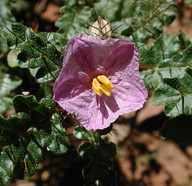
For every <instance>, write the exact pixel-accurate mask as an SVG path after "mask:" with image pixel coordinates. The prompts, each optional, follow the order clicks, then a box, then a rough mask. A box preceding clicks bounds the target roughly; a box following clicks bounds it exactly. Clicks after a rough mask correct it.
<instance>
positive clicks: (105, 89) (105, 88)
mask: <svg viewBox="0 0 192 186" xmlns="http://www.w3.org/2000/svg"><path fill="white" fill-rule="evenodd" d="M101 90H102V92H103V93H104V94H105V95H106V96H111V94H112V93H111V90H110V89H108V87H106V86H105V85H104V84H102V85H101Z"/></svg>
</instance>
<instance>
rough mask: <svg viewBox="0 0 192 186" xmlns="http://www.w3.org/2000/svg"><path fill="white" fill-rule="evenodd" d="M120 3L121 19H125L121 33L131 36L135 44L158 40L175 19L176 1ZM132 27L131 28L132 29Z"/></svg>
mask: <svg viewBox="0 0 192 186" xmlns="http://www.w3.org/2000/svg"><path fill="white" fill-rule="evenodd" d="M117 2H119V5H121V4H122V5H121V6H119V7H121V8H120V9H119V10H117V13H118V11H119V13H118V15H120V17H119V18H120V19H122V18H124V25H123V27H125V26H127V28H126V29H125V30H123V32H122V33H121V34H122V35H125V36H131V37H130V38H129V39H130V40H132V41H134V42H145V41H147V40H148V39H149V38H154V39H156V38H157V37H158V36H159V35H160V34H161V33H162V32H163V28H162V27H163V26H165V25H169V24H171V23H172V22H173V20H174V19H175V12H176V1H174V0H164V1H162V0H155V1H154V0H138V1H132V0H126V1H117ZM130 25H131V27H130Z"/></svg>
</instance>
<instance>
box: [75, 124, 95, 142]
mask: <svg viewBox="0 0 192 186" xmlns="http://www.w3.org/2000/svg"><path fill="white" fill-rule="evenodd" d="M93 133H94V132H92V131H88V130H86V129H85V128H84V127H83V126H82V125H79V126H77V127H75V128H74V129H73V135H74V136H75V137H76V138H77V139H90V140H91V139H93V138H94V136H93V135H94V134H93Z"/></svg>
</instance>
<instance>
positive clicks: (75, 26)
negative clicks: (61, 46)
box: [55, 5, 93, 40]
mask: <svg viewBox="0 0 192 186" xmlns="http://www.w3.org/2000/svg"><path fill="white" fill-rule="evenodd" d="M60 11H61V14H62V15H63V16H62V17H61V18H60V19H58V20H57V22H56V23H55V25H56V26H57V27H59V30H58V33H61V34H62V37H60V38H62V39H64V40H66V39H71V38H72V37H74V36H75V35H77V34H79V33H85V32H88V31H87V30H86V29H85V28H84V27H83V25H85V26H86V24H90V23H92V21H93V17H92V11H91V9H90V7H88V6H78V5H76V6H70V5H65V6H63V7H61V10H60ZM57 36H59V34H58V35H57ZM60 36H61V35H60Z"/></svg>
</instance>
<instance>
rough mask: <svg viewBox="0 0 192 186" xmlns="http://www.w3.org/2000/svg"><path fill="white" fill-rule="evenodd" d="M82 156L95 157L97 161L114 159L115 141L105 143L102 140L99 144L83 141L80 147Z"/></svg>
mask: <svg viewBox="0 0 192 186" xmlns="http://www.w3.org/2000/svg"><path fill="white" fill-rule="evenodd" d="M77 151H78V153H79V155H80V156H83V157H87V158H91V159H94V160H95V161H102V160H108V159H112V158H114V157H115V155H116V148H115V145H114V144H113V143H108V144H107V143H105V142H104V141H101V143H100V145H99V146H95V145H94V144H92V143H83V144H82V145H80V146H79V147H78V150H77Z"/></svg>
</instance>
